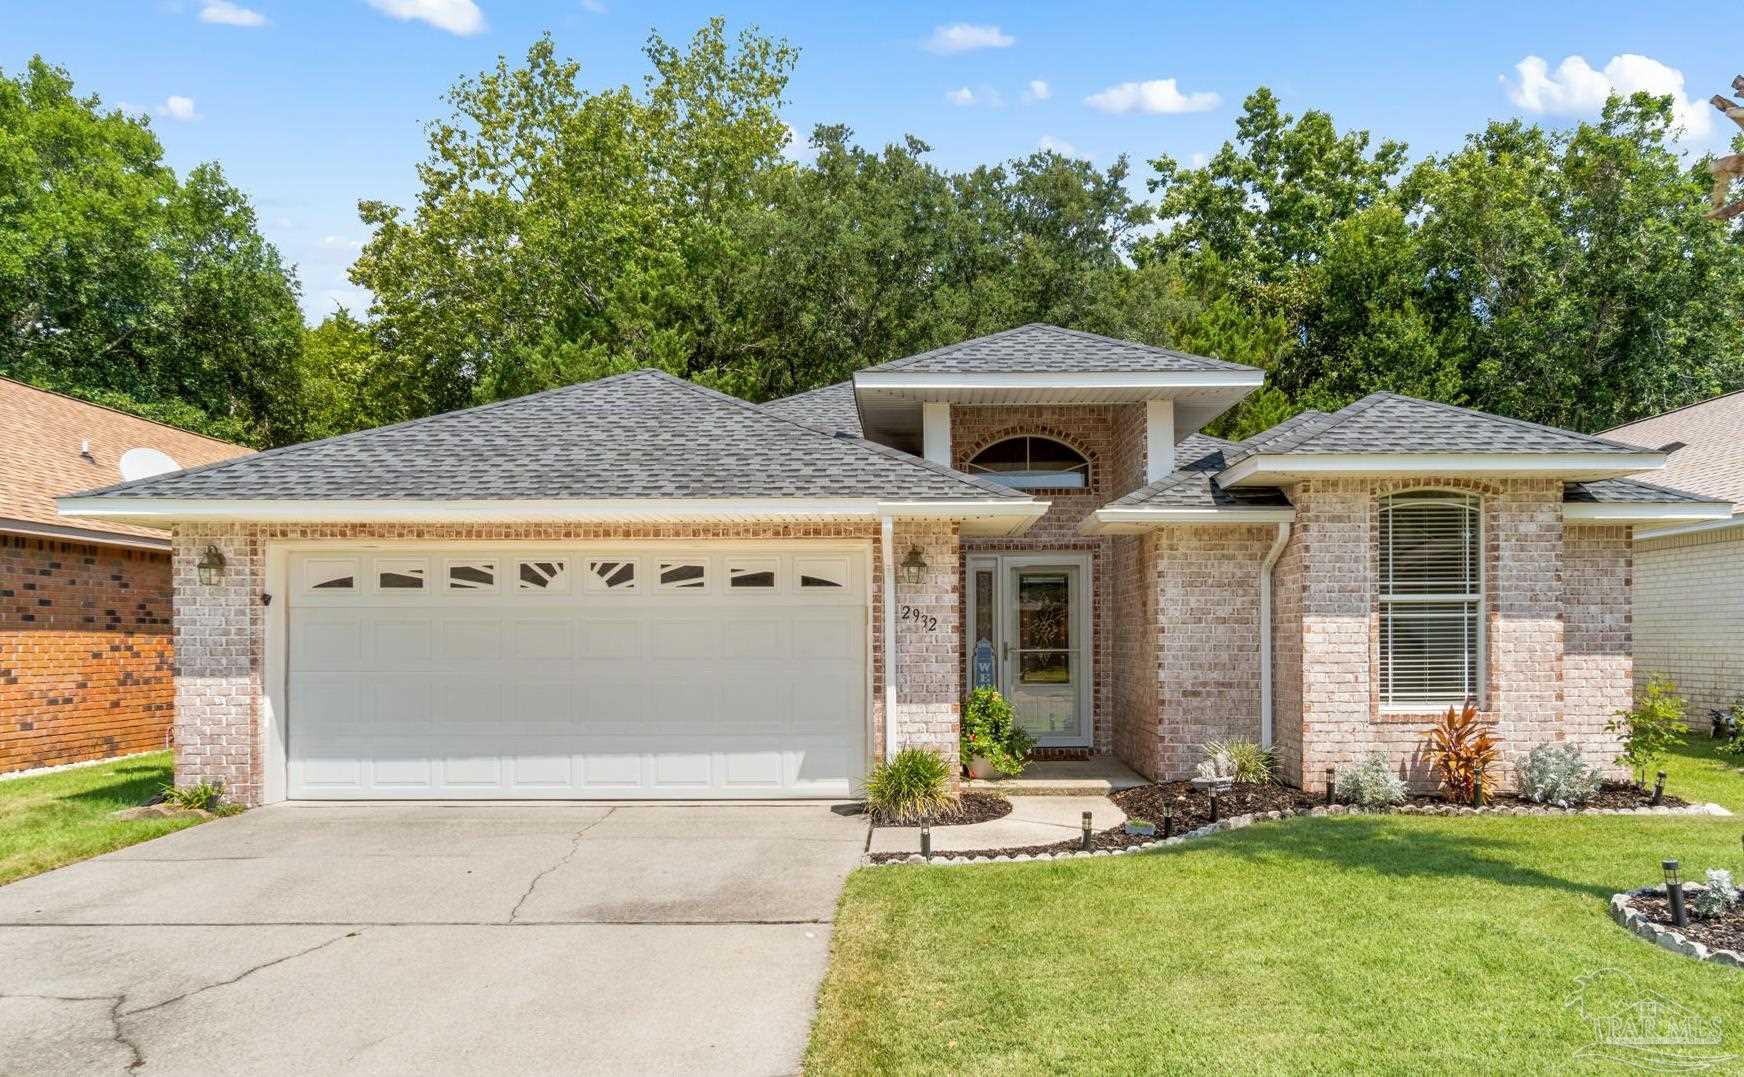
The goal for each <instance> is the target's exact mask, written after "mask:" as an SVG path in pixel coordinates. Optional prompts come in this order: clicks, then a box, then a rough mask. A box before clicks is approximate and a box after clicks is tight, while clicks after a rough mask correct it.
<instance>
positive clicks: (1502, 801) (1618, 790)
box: [1319, 782, 1689, 808]
mask: <svg viewBox="0 0 1744 1077" xmlns="http://www.w3.org/2000/svg"><path fill="white" fill-rule="evenodd" d="M1319 803H1325V798H1324V797H1322V798H1321V799H1320V801H1319ZM1405 803H1407V804H1414V805H1416V806H1417V807H1420V808H1427V807H1433V806H1436V805H1446V804H1452V803H1453V802H1452V801H1450V800H1448V799H1447V798H1446V797H1444V796H1441V795H1439V794H1429V795H1420V796H1414V797H1411V798H1410V799H1408V800H1406V801H1405ZM1652 803H1653V790H1652V789H1651V788H1647V789H1643V788H1641V787H1640V786H1637V785H1634V784H1633V783H1630V782H1606V783H1604V784H1603V785H1601V786H1599V791H1598V792H1597V793H1595V794H1594V795H1593V798H1592V799H1591V800H1589V801H1587V802H1585V803H1584V804H1581V805H1580V807H1582V808H1645V807H1648V806H1650V805H1651V804H1652ZM1659 803H1660V804H1661V805H1662V806H1664V807H1667V808H1687V807H1689V801H1687V800H1684V799H1683V798H1682V797H1674V796H1672V795H1671V794H1670V793H1667V794H1665V795H1664V796H1663V797H1661V798H1660V799H1659ZM1484 804H1485V805H1487V806H1488V807H1491V808H1547V807H1553V806H1554V805H1549V804H1540V803H1538V802H1537V801H1536V800H1530V799H1528V798H1526V797H1523V796H1520V795H1518V794H1516V793H1497V794H1495V795H1494V796H1490V797H1486V798H1485V799H1484Z"/></svg>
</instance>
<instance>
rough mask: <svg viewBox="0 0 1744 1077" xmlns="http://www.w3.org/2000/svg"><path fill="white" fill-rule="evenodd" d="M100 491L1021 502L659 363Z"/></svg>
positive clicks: (168, 495)
mask: <svg viewBox="0 0 1744 1077" xmlns="http://www.w3.org/2000/svg"><path fill="white" fill-rule="evenodd" d="M98 494H100V495H103V496H108V497H137V498H251V499H252V498H261V499H364V500H393V499H407V498H415V499H430V500H472V499H479V500H503V499H592V498H646V497H698V498H726V497H878V498H899V499H917V500H931V499H940V500H987V499H989V498H1010V499H1014V500H1019V501H1028V500H1032V499H1031V498H1029V497H1028V496H1027V495H1024V494H1021V493H1018V492H1017V491H1014V490H1011V489H1009V488H1007V487H1003V486H998V485H996V484H994V483H991V482H987V481H984V480H981V479H976V478H972V477H970V476H966V475H961V474H958V473H957V472H954V471H951V470H950V469H949V468H945V467H941V466H939V465H937V464H932V463H929V462H927V461H924V460H921V459H919V458H917V457H914V456H910V455H908V454H906V453H901V452H898V451H896V450H894V449H890V448H887V447H885V446H882V445H874V444H872V443H870V442H866V441H863V440H860V439H858V438H852V437H847V436H845V435H840V434H831V433H828V432H826V431H823V430H819V429H817V428H816V427H812V426H807V425H805V424H802V423H799V422H795V421H794V420H792V419H788V418H785V417H783V416H781V415H778V414H774V413H772V412H770V411H767V410H765V409H763V408H760V407H758V406H757V405H755V404H751V403H749V402H747V401H744V400H739V399H737V398H735V397H731V396H727V395H725V394H723V393H718V392H715V391H714V390H712V389H705V388H703V387H701V386H698V385H693V384H691V383H690V382H687V381H682V380H680V379H678V378H674V377H672V376H670V375H668V374H664V373H661V372H659V371H655V370H639V371H635V372H632V373H628V374H619V375H616V376H613V377H609V378H602V379H600V380H598V381H593V382H586V383H584V384H581V385H571V386H568V387H566V388H562V389H552V390H550V391H547V392H543V393H535V394H533V395H531V396H523V397H519V398H516V399H514V400H505V401H502V402H500V403H495V404H486V405H483V406H481V407H476V408H468V409H466V410H464V411H454V412H448V413H446V414H443V415H434V416H431V417H429V418H425V419H415V420H413V421H411V422H406V423H400V424H398V425H395V426H385V427H379V428H377V429H374V430H363V431H359V432H357V433H354V434H345V435H341V436H340V437H335V438H328V439H326V440H324V441H313V442H308V443H305V444H302V445H292V446H288V447H286V448H283V449H274V450H272V451H270V452H264V453H259V454H257V455H254V456H245V457H241V458H240V459H236V460H227V461H223V462H221V463H217V464H210V465H207V466H205V467H199V468H192V469H189V470H187V471H178V472H173V473H171V474H168V475H160V476H157V477H155V478H150V479H142V480H139V481H137V482H131V483H122V484H120V485H118V486H111V487H107V488H105V489H102V490H95V491H91V495H98ZM84 496H90V495H84Z"/></svg>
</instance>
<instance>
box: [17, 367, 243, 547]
mask: <svg viewBox="0 0 1744 1077" xmlns="http://www.w3.org/2000/svg"><path fill="white" fill-rule="evenodd" d="M0 429H3V430H5V431H6V436H5V437H4V438H0V474H3V475H5V476H6V481H5V482H4V483H0V531H14V532H18V533H26V534H43V535H57V536H58V535H68V533H69V532H74V531H76V532H80V533H86V534H89V535H90V536H91V537H93V538H100V537H105V536H115V537H117V538H121V539H142V540H145V543H144V544H146V545H153V546H167V545H168V544H169V539H168V536H167V535H166V534H165V533H164V532H163V531H162V530H161V529H159V528H155V527H142V526H139V525H137V524H127V523H114V522H111V521H108V520H104V521H101V522H97V521H84V520H81V521H76V522H75V521H69V520H66V519H64V518H62V517H60V516H57V515H56V514H55V498H56V497H59V496H61V495H62V494H70V493H73V492H74V491H76V490H84V489H87V488H89V487H92V486H102V485H105V484H108V483H113V482H118V481H120V479H121V457H122V455H123V454H125V453H126V452H127V451H128V450H129V449H156V450H157V451H158V452H161V453H163V454H165V455H166V456H168V457H169V458H170V459H171V460H173V461H174V462H175V463H176V464H178V465H180V466H182V467H193V466H196V465H199V464H209V463H212V462H213V461H216V460H227V459H230V458H232V457H236V456H243V455H245V454H247V453H250V452H252V451H253V450H251V449H247V448H244V447H243V446H241V445H232V444H230V443H229V442H227V441H219V440H217V439H216V438H209V437H203V436H201V435H199V434H194V433H190V432H189V431H186V430H182V429H179V428H177V427H174V426H165V425H164V424H162V423H155V422H152V421H151V420H150V419H141V418H139V417H138V416H136V415H128V414H126V413H125V412H120V411H116V410H114V409H113V408H106V407H103V406H101V405H99V404H92V403H89V402H87V401H84V400H78V399H75V398H73V397H70V396H63V395H62V394H60V393H53V392H49V391H48V390H46V389H37V388H35V387H33V386H29V385H25V384H24V383H23V382H18V381H13V380H11V379H9V378H0ZM82 448H83V449H88V450H89V453H88V454H86V453H82V452H81V451H80V450H81V449H82ZM70 537H80V536H76V535H75V536H70Z"/></svg>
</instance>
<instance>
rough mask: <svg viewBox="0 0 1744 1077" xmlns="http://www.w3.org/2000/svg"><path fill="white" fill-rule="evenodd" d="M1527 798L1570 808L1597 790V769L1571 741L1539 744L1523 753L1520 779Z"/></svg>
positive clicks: (1589, 797) (1588, 798)
mask: <svg viewBox="0 0 1744 1077" xmlns="http://www.w3.org/2000/svg"><path fill="white" fill-rule="evenodd" d="M1520 788H1521V790H1522V791H1523V792H1524V793H1525V794H1526V797H1527V799H1529V800H1532V801H1535V802H1537V803H1539V804H1555V805H1556V806H1557V807H1560V808H1571V807H1573V806H1575V805H1576V804H1584V803H1586V802H1587V801H1589V800H1591V799H1592V798H1593V794H1594V793H1596V792H1598V791H1599V772H1598V771H1596V770H1594V769H1593V768H1592V767H1589V766H1587V765H1586V762H1585V761H1584V760H1582V759H1581V754H1580V749H1579V748H1576V747H1575V746H1574V745H1572V744H1540V745H1539V746H1538V747H1536V748H1534V749H1532V750H1531V751H1530V752H1528V753H1527V754H1526V775H1525V777H1524V778H1523V779H1522V780H1521V782H1520Z"/></svg>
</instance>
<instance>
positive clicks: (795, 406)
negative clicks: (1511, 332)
mask: <svg viewBox="0 0 1744 1077" xmlns="http://www.w3.org/2000/svg"><path fill="white" fill-rule="evenodd" d="M1261 380H1262V374H1261V372H1260V371H1259V370H1255V369H1252V368H1249V367H1244V366H1238V365H1235V364H1232V363H1226V362H1220V361H1218V360H1214V359H1207V358H1203V357H1199V356H1193V355H1186V354H1183V353H1180V352H1174V351H1169V350H1166V349H1162V348H1154V347H1147V346H1143V345H1139V344H1133V343H1129V342H1126V341H1120V340H1113V339H1109V338H1106V337H1099V336H1094V335H1090V334H1086V333H1079V332H1072V331H1068V330H1064V329H1059V328H1055V327H1052V326H1045V325H1030V326H1024V327H1022V328H1019V329H1014V330H1010V331H1008V332H1003V333H996V334H994V335H992V336H987V337H982V338H979V339H976V340H971V341H967V342H964V343H961V344H957V345H953V346H951V347H946V348H940V349H937V350H935V351H931V352H927V353H924V354H922V355H917V356H913V357H910V358H907V359H902V360H898V361H895V362H891V363H886V364H884V365H882V366H875V367H871V368H868V369H865V370H862V371H860V372H858V373H857V374H855V376H854V378H853V380H852V382H851V383H844V384H842V385H837V386H831V387H829V388H827V389H822V390H818V391H815V392H812V393H805V394H801V395H800V396H797V397H794V398H790V399H788V400H784V401H777V402H774V403H772V404H769V405H765V406H758V405H754V404H750V403H747V402H745V401H742V400H738V399H735V398H733V397H730V396H725V395H723V394H720V393H717V392H714V391H711V390H709V389H706V388H703V387H700V386H697V385H694V384H691V383H689V382H685V381H681V380H678V379H675V378H672V377H669V376H667V375H665V374H662V373H659V372H656V371H652V370H643V371H637V372H633V373H628V374H622V375H617V376H614V377H609V378H603V379H600V380H598V381H595V382H590V383H586V384H582V385H574V386H569V387H567V388H562V389H555V390H551V391H549V392H543V393H537V394H534V395H531V396H525V397H521V398H518V399H514V400H507V401H503V402H500V403H495V404H489V405H485V406H482V407H476V408H471V409H468V410H464V411H458V412H452V413H449V414H446V415H438V416H434V417H431V418H426V419H420V420H416V421H413V422H407V423H401V424H399V425H396V426H389V427H383V428H380V429H376V430H367V431H362V432H359V433H355V434H349V435H345V436H342V437H337V438H331V439H328V440H325V441H319V442H313V443H310V444H306V445H298V446H292V447H289V448H283V449H276V450H273V451H270V452H264V453H261V454H259V455H256V456H251V457H246V458H243V459H240V460H233V461H227V462H223V463H218V464H212V465H207V466H205V467H197V468H191V469H189V470H186V471H182V472H178V473H175V474H171V475H163V476H159V477H156V478H152V479H146V480H142V481H137V482H130V483H123V484H120V485H117V486H112V487H108V488H106V489H100V490H95V491H92V492H90V493H86V494H81V495H77V496H73V497H66V498H62V499H61V502H60V504H61V510H62V512H63V513H65V514H67V515H68V516H69V517H76V518H79V519H87V520H109V521H114V520H122V521H128V522H132V523H145V522H150V523H153V524H157V525H161V526H167V527H169V528H171V529H172V532H173V535H174V558H175V586H176V592H177V608H176V609H177V621H176V628H177V647H178V663H179V666H178V670H179V676H178V682H177V683H178V695H177V737H176V741H177V748H178V779H179V780H181V781H190V780H198V779H209V780H213V781H221V782H223V783H224V784H225V785H226V787H227V788H228V789H229V791H230V792H231V794H232V795H233V796H235V797H237V798H238V799H240V800H242V801H244V802H260V801H271V800H278V799H281V798H285V797H291V798H396V797H406V798H416V797H430V798H460V797H515V798H529V797H554V798H572V797H601V798H614V799H616V798H632V797H677V798H684V799H695V798H706V797H757V798H764V797H783V796H800V797H839V796H846V795H850V794H852V793H853V792H854V791H856V790H857V789H858V788H859V786H860V783H861V781H862V779H863V778H864V776H865V774H866V773H867V770H868V768H869V767H870V766H871V765H872V764H873V763H875V762H876V761H877V760H879V759H881V758H884V757H886V756H888V755H890V754H891V753H893V752H894V751H896V750H897V749H899V748H901V747H902V746H904V745H910V744H918V745H925V746H929V747H934V748H936V749H937V750H939V751H940V752H942V753H944V754H946V755H947V756H951V757H953V758H954V757H955V755H956V753H957V734H958V713H959V706H960V703H961V701H962V699H963V696H964V694H965V692H966V690H967V689H968V688H969V687H971V686H974V685H978V684H983V683H986V684H993V685H996V686H998V687H999V688H1000V689H1001V690H1002V691H1003V692H1004V693H1005V694H1006V695H1007V696H1008V697H1009V698H1010V699H1011V700H1012V702H1013V703H1014V705H1015V706H1016V708H1017V711H1018V714H1019V717H1020V720H1021V721H1022V722H1023V724H1024V725H1025V726H1026V727H1027V728H1029V729H1030V730H1031V731H1032V732H1034V733H1035V734H1036V735H1037V737H1038V738H1039V740H1040V742H1041V743H1042V745H1044V746H1045V747H1046V748H1048V749H1049V750H1052V751H1055V752H1059V753H1064V754H1073V753H1076V754H1083V753H1093V752H1112V753H1114V754H1116V755H1118V756H1119V757H1120V758H1121V759H1123V760H1125V761H1126V762H1127V763H1129V764H1130V765H1132V766H1133V767H1135V768H1137V769H1139V770H1140V771H1142V772H1144V773H1145V774H1147V775H1150V776H1152V777H1174V776H1180V775H1183V774H1187V773H1190V772H1191V770H1192V768H1193V766H1194V765H1195V764H1196V763H1197V762H1198V761H1199V759H1200V758H1202V753H1201V750H1200V745H1202V744H1203V743H1204V742H1205V741H1207V740H1209V739H1212V738H1216V737H1237V736H1240V737H1251V738H1255V739H1260V740H1264V741H1268V742H1270V743H1272V744H1273V745H1275V746H1276V748H1277V749H1278V751H1279V754H1280V757H1281V759H1282V761H1283V764H1284V767H1285V770H1286V773H1287V775H1288V777H1289V778H1291V779H1292V780H1294V781H1298V782H1301V783H1302V784H1304V785H1305V786H1307V787H1309V788H1314V787H1316V786H1318V785H1319V784H1320V783H1322V782H1323V781H1324V777H1323V775H1324V773H1325V769H1326V768H1327V767H1332V766H1336V765H1338V764H1340V763H1343V762H1346V761H1349V760H1353V759H1355V758H1358V757H1360V756H1361V755H1363V754H1364V753H1367V752H1369V751H1371V750H1378V751H1384V752H1387V753H1389V754H1390V755H1391V756H1392V757H1393V758H1394V759H1395V760H1396V761H1397V762H1398V764H1399V765H1400V766H1401V768H1407V769H1409V768H1413V767H1417V766H1418V761H1417V759H1416V755H1417V743H1418V738H1419V737H1420V734H1421V732H1422V730H1423V728H1424V726H1425V723H1426V722H1427V721H1428V720H1429V718H1430V716H1431V715H1432V714H1433V713H1434V712H1436V711H1438V710H1440V709H1441V708H1444V707H1445V706H1447V705H1448V704H1450V703H1458V702H1460V701H1462V700H1464V699H1465V698H1467V697H1468V696H1469V697H1474V698H1476V699H1477V701H1478V704H1479V706H1480V707H1481V708H1482V710H1483V712H1484V714H1485V715H1486V716H1487V717H1488V718H1489V719H1490V720H1492V721H1493V722H1494V723H1495V725H1496V728H1497V729H1498V731H1499V732H1500V734H1501V736H1502V737H1503V738H1504V740H1505V741H1506V743H1507V745H1508V749H1509V751H1510V753H1511V754H1512V755H1513V756H1515V757H1518V756H1519V754H1520V753H1522V752H1524V751H1525V750H1526V749H1527V748H1529V747H1530V746H1532V745H1534V744H1536V743H1538V742H1540V741H1546V740H1568V741H1572V742H1574V743H1578V744H1580V745H1582V746H1583V748H1585V749H1586V751H1587V752H1588V754H1589V755H1590V757H1591V758H1592V760H1593V761H1594V762H1595V763H1601V764H1604V765H1606V766H1609V765H1610V758H1611V755H1612V754H1613V751H1614V745H1613V744H1612V743H1611V742H1609V740H1608V738H1607V735H1606V734H1605V733H1604V731H1603V725H1604V722H1605V720H1606V718H1607V717H1608V716H1609V714H1610V712H1611V711H1613V710H1614V709H1616V708H1617V707H1619V706H1623V705H1625V704H1626V703H1627V702H1628V699H1629V695H1630V673H1631V670H1630V609H1629V575H1630V557H1631V552H1630V530H1631V528H1633V527H1635V526H1643V525H1650V526H1651V525H1661V524H1667V523H1672V522H1688V521H1694V520H1706V519H1718V518H1721V517H1724V516H1726V515H1728V514H1729V513H1730V512H1731V506H1730V505H1729V504H1727V503H1722V502H1718V501H1712V500H1708V499H1705V498H1701V497H1698V496H1695V495H1689V494H1682V493H1677V492H1674V491H1669V490H1662V489H1659V488H1658V487H1655V486H1652V485H1648V484H1646V483H1644V482H1641V481H1639V480H1637V479H1634V478H1631V476H1634V475H1637V474H1643V473H1649V474H1650V473H1652V472H1655V471H1658V470H1660V469H1662V468H1663V467H1664V465H1665V454H1664V453H1662V452H1658V451H1655V450H1650V449H1642V448H1639V447H1635V446H1630V445H1624V444H1621V443H1618V442H1615V441H1608V440H1604V439H1601V438H1594V437H1588V436H1585V435H1581V434H1577V433H1573V432H1570V431H1564V430H1554V429H1549V428H1546V427H1542V426H1535V425H1533V424H1530V423H1524V422H1519V421H1516V420H1512V419H1504V418H1500V417H1497V416H1492V415H1484V414H1480V413H1477V412H1472V411H1466V410H1462V409H1459V408H1454V407H1448V406H1445V405H1441V404H1431V403H1426V402H1423V401H1418V400H1412V399H1409V398H1406V397H1401V396H1395V395H1392V394H1386V393H1381V394H1376V395H1374V396H1371V397H1367V398H1365V399H1363V400H1361V401H1358V402H1356V403H1354V404H1352V405H1350V406H1349V407H1347V408H1344V409H1343V410H1341V411H1338V412H1336V413H1333V414H1320V413H1315V412H1308V413H1304V414H1302V415H1298V416H1296V417H1294V418H1292V419H1291V420H1290V421H1289V422H1287V423H1284V424H1281V425H1280V426H1278V427H1276V428H1274V429H1272V430H1269V431H1266V432H1265V433H1263V434H1260V435H1258V436H1256V437H1253V438H1250V439H1248V440H1246V441H1243V442H1240V443H1230V442H1226V441H1220V440H1218V439H1215V438H1211V437H1206V436H1204V435H1203V434H1201V433H1199V431H1200V429H1201V428H1202V427H1204V426H1205V424H1207V423H1208V422H1210V421H1211V420H1212V419H1213V418H1215V417H1216V416H1217V415H1219V414H1220V413H1222V412H1223V411H1225V410H1227V409H1228V408H1229V407H1231V406H1232V405H1234V404H1235V403H1237V402H1238V401H1240V400H1241V399H1242V398H1243V397H1244V396H1245V395H1246V394H1248V393H1250V392H1252V391H1253V390H1254V389H1255V388H1257V387H1258V386H1259V385H1260V383H1261Z"/></svg>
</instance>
